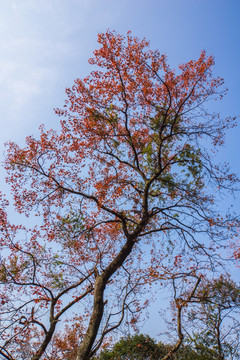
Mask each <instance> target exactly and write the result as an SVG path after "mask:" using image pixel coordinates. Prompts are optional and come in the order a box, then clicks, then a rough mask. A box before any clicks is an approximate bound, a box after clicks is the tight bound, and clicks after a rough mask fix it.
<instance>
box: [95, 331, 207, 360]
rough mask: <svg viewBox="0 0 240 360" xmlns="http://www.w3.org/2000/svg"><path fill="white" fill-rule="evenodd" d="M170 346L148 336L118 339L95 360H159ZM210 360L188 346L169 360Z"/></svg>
mask: <svg viewBox="0 0 240 360" xmlns="http://www.w3.org/2000/svg"><path fill="white" fill-rule="evenodd" d="M171 348H172V345H169V344H165V343H163V342H159V343H158V344H157V343H156V342H155V340H154V339H152V338H151V337H150V336H148V335H142V334H137V335H133V336H131V337H130V336H128V337H126V338H122V339H120V340H119V341H118V342H117V343H115V344H114V346H113V347H112V348H111V349H104V350H103V351H101V353H100V355H99V356H98V357H96V360H161V359H163V358H164V357H165V356H166V355H167V354H168V353H169V352H170V351H171ZM192 359H194V360H212V357H210V356H209V355H208V356H205V357H203V356H202V355H200V354H199V353H197V352H196V351H195V350H194V349H193V348H192V347H190V346H182V347H180V349H178V351H177V352H176V353H175V354H171V355H170V357H169V360H192Z"/></svg>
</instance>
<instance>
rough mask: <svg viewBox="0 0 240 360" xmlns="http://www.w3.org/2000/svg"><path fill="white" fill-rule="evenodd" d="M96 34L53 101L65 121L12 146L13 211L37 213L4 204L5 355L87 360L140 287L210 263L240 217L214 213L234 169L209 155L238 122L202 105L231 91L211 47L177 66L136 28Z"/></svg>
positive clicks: (132, 304) (138, 301) (131, 308)
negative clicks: (80, 74)
mask: <svg viewBox="0 0 240 360" xmlns="http://www.w3.org/2000/svg"><path fill="white" fill-rule="evenodd" d="M98 42H99V44H100V48H99V49H98V50H96V51H95V52H94V57H93V58H92V59H90V64H92V65H93V66H94V71H92V72H91V74H90V75H89V76H88V77H86V78H85V79H83V80H81V79H77V80H76V81H75V84H74V86H73V87H72V88H69V89H67V91H66V92H67V100H66V103H65V105H64V108H63V110H60V109H57V110H56V113H57V114H58V115H60V117H61V121H60V128H59V127H58V130H45V128H44V126H42V127H41V128H40V132H41V133H40V136H39V138H34V137H33V136H29V137H27V139H26V146H25V148H20V147H19V146H18V145H16V144H15V143H12V142H10V143H9V146H8V155H7V159H6V169H7V171H8V183H9V184H10V185H11V187H12V192H13V197H14V204H15V210H16V211H17V212H19V213H23V214H25V215H26V216H32V214H35V215H36V216H37V218H36V219H37V220H38V221H37V225H36V227H34V228H32V229H26V228H24V227H23V226H14V225H11V224H10V223H9V222H8V220H7V218H6V211H7V204H6V202H4V200H2V202H3V204H2V210H1V211H2V218H1V231H2V236H1V249H2V261H1V270H0V276H1V277H0V279H1V285H0V286H1V299H2V300H1V301H2V306H1V323H0V333H1V337H2V340H1V347H0V354H1V355H2V357H3V358H5V359H8V360H13V359H25V360H26V359H32V360H38V359H40V358H42V359H65V358H67V356H68V355H69V356H71V357H72V358H76V359H77V360H86V359H89V358H90V357H91V356H93V355H94V354H95V353H96V351H97V350H98V349H99V347H100V346H101V344H102V343H103V341H104V338H105V337H106V335H107V334H109V333H110V332H111V331H114V330H115V329H116V328H117V327H118V326H120V325H121V324H123V323H124V322H125V323H126V322H127V323H131V324H132V325H134V324H135V322H136V321H137V316H138V314H139V311H141V309H143V308H144V306H145V305H146V300H147V295H146V294H145V296H139V297H138V296H137V295H138V294H139V293H141V292H144V291H145V288H146V286H148V285H149V284H151V282H152V281H155V280H156V279H157V278H164V276H165V275H168V276H169V274H170V273H171V272H177V270H178V267H180V263H181V260H182V259H183V258H184V264H185V266H184V271H185V272H186V273H191V272H194V271H195V269H196V268H197V267H198V266H199V264H200V266H201V267H203V264H204V267H206V266H208V265H212V263H213V262H214V261H215V262H217V261H218V260H220V259H221V258H220V249H219V247H221V246H226V245H227V244H229V242H226V240H229V239H231V237H233V236H235V226H236V225H237V224H238V221H237V219H236V218H235V217H234V216H231V215H230V214H229V213H227V214H226V215H224V214H221V213H220V212H219V211H217V210H218V202H217V201H218V192H219V191H222V190H226V191H227V190H230V191H232V190H233V189H234V187H235V185H234V184H235V182H236V181H237V179H236V178H235V176H234V175H232V174H230V173H229V172H228V169H227V167H226V165H224V166H223V167H220V166H218V165H216V164H214V163H213V161H212V157H213V156H212V155H213V153H212V150H211V149H212V148H214V151H215V150H216V149H217V147H218V146H221V145H222V144H223V138H224V133H225V130H226V129H227V128H229V127H231V126H233V125H234V124H235V120H234V119H232V118H227V119H221V117H220V116H219V115H218V114H217V113H214V114H210V113H209V112H208V111H207V109H206V108H205V103H206V102H208V101H209V100H211V99H218V98H221V97H222V95H223V94H224V91H223V90H221V87H220V86H221V85H222V83H223V81H222V79H220V78H214V77H213V76H212V67H213V65H214V60H213V57H212V56H210V57H207V56H206V54H205V52H204V51H203V52H202V53H201V55H200V57H199V59H198V60H196V61H194V60H191V61H189V62H188V63H186V64H182V65H180V66H179V71H175V70H172V69H171V68H170V67H169V65H168V64H167V60H166V56H165V55H161V54H160V53H159V52H158V51H152V50H150V49H149V43H148V42H147V41H146V40H145V39H144V40H139V39H138V38H136V37H132V35H131V34H130V33H128V34H127V36H126V37H124V36H122V35H119V34H117V33H115V32H111V31H107V32H106V33H104V34H99V36H98ZM31 219H33V217H31ZM39 219H41V220H39ZM3 257H5V260H3ZM182 265H183V263H182ZM182 265H181V266H182ZM64 324H65V325H64ZM64 326H65V328H64ZM57 331H58V332H57ZM76 347H77V351H75V349H76Z"/></svg>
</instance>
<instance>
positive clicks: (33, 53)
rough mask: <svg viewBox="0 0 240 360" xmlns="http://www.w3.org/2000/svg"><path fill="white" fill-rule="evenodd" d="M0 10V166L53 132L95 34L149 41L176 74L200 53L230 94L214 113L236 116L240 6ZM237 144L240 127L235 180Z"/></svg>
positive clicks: (221, 0) (24, 5) (15, 5)
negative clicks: (31, 138) (14, 148)
mask: <svg viewBox="0 0 240 360" xmlns="http://www.w3.org/2000/svg"><path fill="white" fill-rule="evenodd" d="M0 6H1V7H0V109H1V115H0V126H1V132H0V154H1V155H0V159H1V161H2V160H3V155H2V154H3V151H4V146H3V144H4V142H6V141H8V140H14V141H16V142H17V143H20V144H23V143H24V138H25V137H26V136H28V135H31V134H34V135H37V133H38V127H39V125H40V124H41V123H45V124H46V127H47V128H54V127H56V126H57V125H56V124H57V122H58V118H57V117H56V116H55V115H54V112H53V108H54V107H61V106H62V105H63V103H64V99H65V88H66V87H70V86H71V85H72V84H73V81H74V79H75V78H76V77H80V78H81V77H84V76H86V75H87V74H88V73H89V71H90V69H91V67H90V65H89V64H88V62H87V60H88V58H89V57H91V55H92V52H93V50H94V49H95V48H96V46H97V34H98V33H99V32H103V31H105V30H106V29H108V28H110V29H114V30H116V31H118V32H120V33H126V32H127V31H128V30H131V31H132V33H133V35H136V36H138V37H140V38H141V37H146V38H147V39H148V40H150V43H151V48H152V49H159V51H160V52H161V53H166V54H167V55H168V60H169V63H170V65H172V66H173V67H177V65H178V64H180V63H183V62H186V61H188V60H190V59H193V58H195V59H196V58H198V56H199V54H200V51H201V50H202V49H205V50H206V51H207V53H208V54H212V55H214V56H215V61H216V66H215V70H214V72H215V74H216V75H219V76H221V77H223V78H224V79H225V85H226V87H227V88H228V89H229V93H228V95H227V96H226V97H225V98H224V100H222V102H220V103H214V104H211V105H210V107H211V110H214V111H220V112H221V113H222V115H223V116H228V115H232V116H234V115H237V114H240V90H239V88H240V69H239V67H240V21H239V14H240V1H239V0H120V1H119V0H118V1H117V0H0ZM239 139H240V126H238V128H235V129H234V130H232V131H230V132H229V135H228V136H227V141H226V145H225V147H224V148H223V150H222V152H221V154H220V155H219V158H220V159H221V160H223V161H229V162H230V163H231V165H232V170H233V171H234V172H236V173H237V174H238V175H239V176H240V162H239V154H240V141H239ZM0 174H1V186H2V188H3V189H4V190H5V191H7V188H6V186H5V185H4V180H3V178H4V171H3V170H1V172H0ZM151 326H153V325H151ZM146 331H147V328H146ZM156 331H157V330H156Z"/></svg>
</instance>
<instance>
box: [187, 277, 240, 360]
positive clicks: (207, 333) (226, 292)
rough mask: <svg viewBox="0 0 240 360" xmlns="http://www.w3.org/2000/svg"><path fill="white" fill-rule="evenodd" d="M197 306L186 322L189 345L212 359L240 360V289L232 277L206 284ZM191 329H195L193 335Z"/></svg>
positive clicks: (197, 296) (195, 300) (197, 300)
mask: <svg viewBox="0 0 240 360" xmlns="http://www.w3.org/2000/svg"><path fill="white" fill-rule="evenodd" d="M197 303H198V304H197ZM193 304H194V306H193V307H192V308H190V310H189V312H188V318H187V320H186V327H187V329H188V341H189V343H190V344H191V345H192V344H193V345H194V347H195V348H196V349H197V350H198V352H200V353H201V354H203V355H204V354H205V355H210V356H211V357H212V359H216V360H223V359H239V358H240V352H239V350H240V349H239V333H240V287H239V285H237V284H236V283H234V282H233V281H232V280H231V279H230V277H229V276H226V277H224V276H220V277H219V278H217V279H215V280H213V281H205V282H203V284H202V285H201V286H200V287H199V289H198V293H197V294H196V298H195V299H194V301H193ZM190 328H193V331H192V333H190V332H189V330H190ZM196 329H197V331H196Z"/></svg>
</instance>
